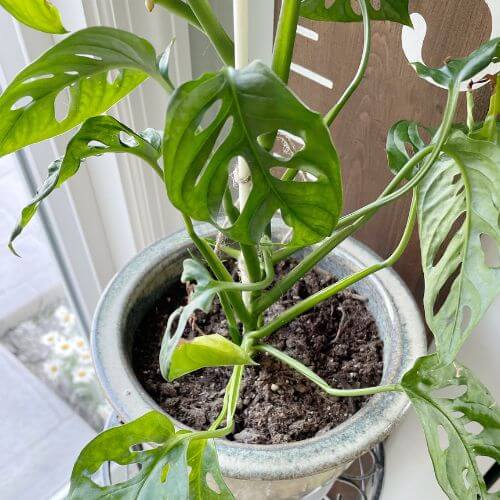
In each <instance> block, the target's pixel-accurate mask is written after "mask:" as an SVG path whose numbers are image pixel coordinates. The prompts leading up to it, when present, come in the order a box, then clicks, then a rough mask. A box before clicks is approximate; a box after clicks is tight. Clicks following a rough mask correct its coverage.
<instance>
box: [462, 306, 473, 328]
mask: <svg viewBox="0 0 500 500" xmlns="http://www.w3.org/2000/svg"><path fill="white" fill-rule="evenodd" d="M471 318H472V310H471V308H470V307H469V306H464V307H463V308H462V321H461V323H460V331H461V332H465V331H466V330H467V328H468V326H469V325H470V321H471Z"/></svg>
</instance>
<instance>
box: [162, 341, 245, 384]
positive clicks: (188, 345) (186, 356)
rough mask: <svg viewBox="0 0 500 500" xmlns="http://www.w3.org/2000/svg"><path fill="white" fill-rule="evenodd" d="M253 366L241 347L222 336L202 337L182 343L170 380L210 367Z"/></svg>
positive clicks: (173, 358) (176, 353) (171, 366)
mask: <svg viewBox="0 0 500 500" xmlns="http://www.w3.org/2000/svg"><path fill="white" fill-rule="evenodd" d="M249 364H253V361H252V358H251V357H250V356H249V354H248V353H247V352H246V351H244V350H243V349H242V348H241V347H240V346H239V345H236V344H234V343H233V342H231V341H230V340H228V339H226V338H225V337H223V336H222V335H219V334H212V335H202V336H200V337H195V338H194V339H193V340H188V341H184V342H183V341H182V340H181V341H180V342H179V343H178V344H177V347H176V349H175V350H174V352H173V354H172V360H171V362H170V369H169V372H168V379H169V380H175V379H176V378H179V377H182V376H183V375H186V374H187V373H191V372H194V371H196V370H199V369H200V368H206V367H208V366H235V365H249Z"/></svg>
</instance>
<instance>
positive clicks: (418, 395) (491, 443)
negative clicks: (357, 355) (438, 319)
mask: <svg viewBox="0 0 500 500" xmlns="http://www.w3.org/2000/svg"><path fill="white" fill-rule="evenodd" d="M401 385H402V386H403V388H404V390H405V391H406V393H407V395H408V397H409V398H410V400H411V402H412V404H413V406H414V408H415V410H416V412H417V415H418V417H419V418H420V422H421V424H422V427H423V428H424V432H425V437H426V439H427V446H428V448H429V452H430V455H431V458H432V462H433V464H434V471H435V473H436V477H437V480H438V482H439V484H440V486H441V488H442V489H443V490H444V492H445V493H446V494H447V495H448V497H449V498H450V499H451V500H477V499H486V498H489V495H488V493H487V489H486V485H485V483H484V480H483V476H482V474H481V472H480V471H479V469H478V465H477V458H478V457H480V456H486V457H490V458H493V459H494V460H495V461H496V462H500V411H499V409H498V406H497V405H496V403H495V401H494V400H493V398H492V397H491V395H490V394H489V392H488V390H487V389H486V387H484V385H483V384H481V382H480V381H479V380H477V379H476V378H475V377H474V375H473V374H472V373H471V372H470V370H468V369H467V368H466V367H464V366H461V365H459V364H458V363H456V362H454V363H452V364H450V365H448V366H442V364H441V362H440V360H439V358H438V356H437V355H436V354H433V355H430V356H425V357H423V358H420V359H419V360H417V362H416V363H415V366H414V367H413V368H412V369H411V370H410V371H409V372H408V373H406V374H405V375H404V377H403V380H402V384H401ZM457 389H458V393H459V394H458V395H457V394H453V392H455V391H457ZM438 391H439V392H438ZM447 391H449V394H446V392H447ZM443 392H444V394H443ZM471 424H474V427H475V428H473V430H471V428H472V425H471ZM440 431H442V432H443V433H444V434H445V436H446V437H445V438H444V436H441V439H440ZM443 438H444V439H443Z"/></svg>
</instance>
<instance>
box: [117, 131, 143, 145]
mask: <svg viewBox="0 0 500 500" xmlns="http://www.w3.org/2000/svg"><path fill="white" fill-rule="evenodd" d="M119 140H120V143H121V144H122V145H123V146H125V147H127V148H136V147H137V146H138V145H139V143H138V142H137V139H136V138H135V137H133V136H131V135H130V134H127V132H124V131H123V130H121V131H120V134H119Z"/></svg>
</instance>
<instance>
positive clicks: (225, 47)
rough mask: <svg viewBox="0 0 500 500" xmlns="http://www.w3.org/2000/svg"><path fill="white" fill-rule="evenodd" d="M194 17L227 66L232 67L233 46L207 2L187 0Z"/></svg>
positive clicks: (204, 0) (206, 0) (203, 0)
mask: <svg viewBox="0 0 500 500" xmlns="http://www.w3.org/2000/svg"><path fill="white" fill-rule="evenodd" d="M187 3H188V4H189V6H190V7H191V10H192V11H193V13H194V15H195V16H196V18H197V19H198V21H199V23H200V25H201V26H202V28H203V30H204V31H205V33H206V35H207V36H208V38H209V39H210V41H211V42H212V44H213V46H214V47H215V50H216V51H217V53H218V54H219V56H220V58H221V59H222V61H223V62H224V64H226V65H227V66H234V44H233V41H232V40H231V38H229V36H228V34H227V33H226V31H225V30H224V28H223V27H222V25H221V24H220V23H219V21H218V19H217V17H216V16H215V14H214V11H213V9H212V6H211V5H210V3H209V2H208V0H187Z"/></svg>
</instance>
